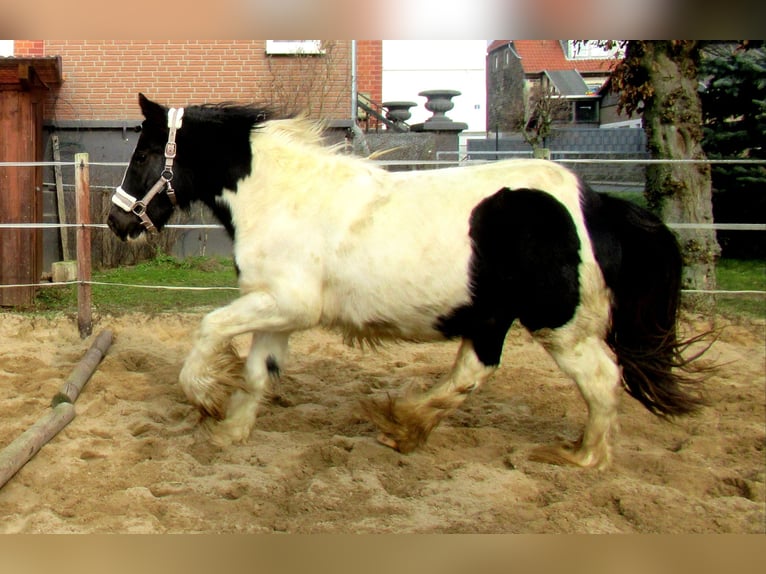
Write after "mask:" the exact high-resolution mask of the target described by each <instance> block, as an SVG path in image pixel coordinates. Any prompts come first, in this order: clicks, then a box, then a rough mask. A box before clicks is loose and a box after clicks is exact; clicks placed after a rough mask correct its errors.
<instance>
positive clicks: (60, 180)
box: [51, 133, 72, 261]
mask: <svg viewBox="0 0 766 574" xmlns="http://www.w3.org/2000/svg"><path fill="white" fill-rule="evenodd" d="M51 145H52V146H53V161H55V162H60V161H61V150H60V148H59V136H58V134H55V133H54V134H53V135H51ZM53 173H54V177H55V180H56V206H57V208H58V214H59V223H61V224H65V223H66V203H65V201H64V177H63V176H62V174H61V166H60V165H55V166H53ZM60 231H61V234H60V235H61V258H62V259H63V260H64V261H68V260H69V259H71V257H72V256H71V254H70V253H69V231H68V230H67V229H66V228H65V227H62V228H61V229H60Z"/></svg>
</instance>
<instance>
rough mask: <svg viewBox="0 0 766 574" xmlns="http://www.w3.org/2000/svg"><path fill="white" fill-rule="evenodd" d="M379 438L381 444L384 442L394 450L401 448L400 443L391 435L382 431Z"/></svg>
mask: <svg viewBox="0 0 766 574" xmlns="http://www.w3.org/2000/svg"><path fill="white" fill-rule="evenodd" d="M377 439H378V442H379V443H380V444H382V445H384V446H387V447H390V448H392V449H394V450H397V451H398V450H399V445H398V444H397V442H396V441H395V440H394V439H392V438H391V437H390V436H387V435H385V434H383V433H380V434H378V437H377Z"/></svg>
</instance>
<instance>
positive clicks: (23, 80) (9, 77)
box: [0, 56, 62, 89]
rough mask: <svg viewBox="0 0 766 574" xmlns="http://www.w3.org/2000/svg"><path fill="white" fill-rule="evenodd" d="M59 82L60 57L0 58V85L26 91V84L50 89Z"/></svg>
mask: <svg viewBox="0 0 766 574" xmlns="http://www.w3.org/2000/svg"><path fill="white" fill-rule="evenodd" d="M61 81H62V73H61V57H60V56H47V57H42V58H32V57H23V58H16V57H13V56H10V57H0V85H5V86H8V85H19V86H22V87H23V88H24V89H26V85H27V84H28V83H33V82H34V83H35V85H40V83H41V84H42V86H44V87H49V88H50V87H54V86H59V85H60V84H61Z"/></svg>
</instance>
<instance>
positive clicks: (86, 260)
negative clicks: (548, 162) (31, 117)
mask: <svg viewBox="0 0 766 574" xmlns="http://www.w3.org/2000/svg"><path fill="white" fill-rule="evenodd" d="M450 153H458V152H439V153H438V154H437V157H439V155H440V154H450ZM476 153H485V154H486V155H499V154H503V155H514V156H518V155H522V154H524V155H529V154H528V153H527V152H496V151H491V152H470V154H476ZM567 153H568V152H557V155H562V156H563V155H566V154H567ZM570 153H572V154H574V153H577V154H582V155H585V154H589V155H598V153H597V152H570ZM612 155H614V154H612ZM555 161H558V162H561V163H598V164H608V163H612V164H644V165H649V164H711V165H717V164H744V165H766V160H687V159H680V160H652V159H640V158H630V159H614V158H610V159H599V158H565V157H559V158H557V159H556V160H555ZM486 162H487V160H469V159H460V158H459V156H458V159H456V160H454V161H450V160H442V159H437V160H434V161H422V160H419V161H407V160H375V161H373V162H372V163H375V164H377V165H380V166H383V167H389V166H402V167H414V166H420V167H448V166H454V165H469V164H476V163H486ZM127 165H128V164H127V163H124V162H93V163H89V162H88V154H87V153H83V154H77V155H76V156H75V161H74V162H71V161H68V162H65V161H55V162H0V168H4V167H74V168H75V184H74V186H73V187H74V188H75V194H76V205H77V220H78V222H77V223H0V230H2V229H65V228H73V229H76V230H77V256H78V257H77V259H78V278H77V279H76V280H72V281H59V282H51V281H48V282H39V283H23V284H0V289H9V288H29V287H41V288H45V287H58V286H69V285H75V286H77V288H78V326H79V328H80V334H81V336H83V337H85V336H87V335H89V334H90V332H91V329H92V321H91V307H92V305H91V301H92V294H91V286H93V285H108V286H116V287H124V288H138V289H165V290H186V291H218V290H231V291H236V290H238V288H237V287H225V286H211V287H205V286H171V285H144V284H130V283H113V282H107V281H93V280H92V279H91V261H90V230H91V229H107V228H108V226H107V225H106V224H104V223H92V222H91V221H90V208H89V204H90V190H91V188H90V181H89V168H90V166H99V167H126V166H127ZM68 187H72V185H69V186H68ZM97 187H98V189H108V187H106V186H97ZM667 225H668V227H670V228H674V229H706V230H727V231H766V223H680V222H679V223H673V222H670V223H667ZM166 228H169V229H223V226H221V225H218V224H203V223H200V224H170V225H167V226H166ZM683 292H684V293H694V294H709V295H759V296H766V291H763V290H738V291H728V290H718V289H716V290H701V289H685V290H683Z"/></svg>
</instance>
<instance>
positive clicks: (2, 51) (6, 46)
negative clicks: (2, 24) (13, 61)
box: [0, 40, 13, 56]
mask: <svg viewBox="0 0 766 574" xmlns="http://www.w3.org/2000/svg"><path fill="white" fill-rule="evenodd" d="M0 56H13V40H0Z"/></svg>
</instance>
